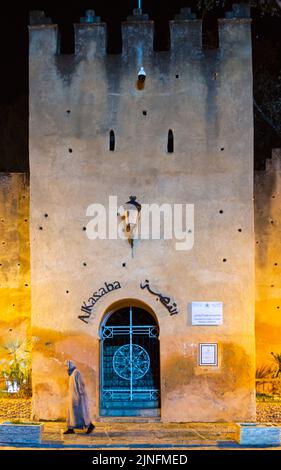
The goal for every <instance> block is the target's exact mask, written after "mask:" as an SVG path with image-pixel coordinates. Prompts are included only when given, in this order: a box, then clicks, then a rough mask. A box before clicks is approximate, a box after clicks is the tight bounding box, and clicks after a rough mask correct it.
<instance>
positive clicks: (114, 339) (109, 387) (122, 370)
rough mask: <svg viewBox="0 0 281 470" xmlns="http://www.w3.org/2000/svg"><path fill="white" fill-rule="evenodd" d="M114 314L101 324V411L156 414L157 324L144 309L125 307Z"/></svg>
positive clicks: (121, 413)
mask: <svg viewBox="0 0 281 470" xmlns="http://www.w3.org/2000/svg"><path fill="white" fill-rule="evenodd" d="M122 312H123V313H124V315H123V316H122ZM116 313H117V314H118V315H117V316H116V317H115V320H114V316H115V314H114V313H113V314H112V316H111V317H110V318H111V321H110V322H109V323H110V324H108V322H107V323H106V324H105V325H104V326H103V327H102V334H101V398H100V414H101V415H102V416H105V415H107V416H138V415H143V414H145V415H155V414H158V413H155V410H158V409H159V407H160V383H159V382H160V378H159V377H160V375H159V340H158V335H159V330H158V326H157V324H156V323H155V320H154V319H153V318H152V316H151V315H150V314H149V313H148V312H146V311H144V310H143V309H139V308H135V307H128V308H127V309H122V310H119V311H117V312H116ZM142 316H143V317H144V320H146V322H147V320H148V319H149V320H152V321H151V322H150V324H140V321H141V317H142ZM123 320H124V321H123ZM114 323H115V324H114ZM122 323H124V324H122ZM153 410H154V412H153Z"/></svg>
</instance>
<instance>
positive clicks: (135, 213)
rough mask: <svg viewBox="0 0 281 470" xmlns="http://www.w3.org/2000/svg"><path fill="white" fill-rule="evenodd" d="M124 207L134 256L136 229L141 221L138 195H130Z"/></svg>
mask: <svg viewBox="0 0 281 470" xmlns="http://www.w3.org/2000/svg"><path fill="white" fill-rule="evenodd" d="M123 209H124V222H125V231H126V234H127V236H128V241H129V243H130V245H131V248H132V257H133V248H134V231H135V229H136V227H137V225H138V222H139V218H140V211H141V204H140V203H139V202H138V201H137V198H136V196H130V197H129V201H127V202H126V203H125V204H124V206H123Z"/></svg>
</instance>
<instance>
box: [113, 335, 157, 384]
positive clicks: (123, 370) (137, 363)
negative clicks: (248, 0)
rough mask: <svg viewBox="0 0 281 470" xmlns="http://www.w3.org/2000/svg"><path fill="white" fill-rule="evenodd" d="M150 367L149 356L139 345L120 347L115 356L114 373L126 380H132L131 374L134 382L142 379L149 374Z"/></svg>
mask: <svg viewBox="0 0 281 470" xmlns="http://www.w3.org/2000/svg"><path fill="white" fill-rule="evenodd" d="M130 348H132V352H130ZM149 367H150V358H149V355H148V353H147V352H146V350H145V349H144V348H142V347H141V346H139V345H138V344H132V345H130V344H125V345H124V346H120V348H118V349H117V351H116V353H115V354H114V356H113V369H114V372H116V374H117V375H119V377H121V378H122V379H125V380H130V379H131V374H132V379H133V380H138V379H141V378H142V377H143V376H144V375H145V374H146V373H147V372H148V370H149Z"/></svg>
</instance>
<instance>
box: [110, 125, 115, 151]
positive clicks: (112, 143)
mask: <svg viewBox="0 0 281 470" xmlns="http://www.w3.org/2000/svg"><path fill="white" fill-rule="evenodd" d="M109 150H110V152H114V150H115V133H114V130H113V129H111V131H110V132H109Z"/></svg>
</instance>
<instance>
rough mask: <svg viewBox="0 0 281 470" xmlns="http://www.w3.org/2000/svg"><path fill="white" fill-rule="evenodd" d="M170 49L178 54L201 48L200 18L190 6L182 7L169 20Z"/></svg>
mask: <svg viewBox="0 0 281 470" xmlns="http://www.w3.org/2000/svg"><path fill="white" fill-rule="evenodd" d="M170 37H171V51H172V52H174V53H175V52H177V53H179V54H180V55H185V54H188V53H189V52H191V51H193V52H195V51H200V50H201V48H202V20H198V19H197V17H196V15H195V14H194V13H192V12H191V9H190V8H182V9H181V11H180V13H179V14H177V15H175V20H173V21H170Z"/></svg>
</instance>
